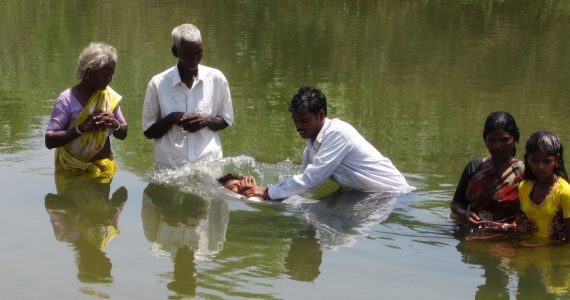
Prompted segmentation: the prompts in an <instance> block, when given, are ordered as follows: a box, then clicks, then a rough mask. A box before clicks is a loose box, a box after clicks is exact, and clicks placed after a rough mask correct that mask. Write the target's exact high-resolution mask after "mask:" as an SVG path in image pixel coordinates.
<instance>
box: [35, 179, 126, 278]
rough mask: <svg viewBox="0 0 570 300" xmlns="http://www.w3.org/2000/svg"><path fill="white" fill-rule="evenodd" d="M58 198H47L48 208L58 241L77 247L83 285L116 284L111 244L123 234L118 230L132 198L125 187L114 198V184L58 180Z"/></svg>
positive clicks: (79, 276)
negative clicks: (127, 202)
mask: <svg viewBox="0 0 570 300" xmlns="http://www.w3.org/2000/svg"><path fill="white" fill-rule="evenodd" d="M56 188H57V194H51V193H50V194H47V195H46V197H45V208H46V210H47V213H48V214H49V216H50V221H51V224H52V226H53V231H54V235H55V238H56V239H57V240H58V241H61V242H67V243H70V244H71V245H73V247H74V249H75V251H76V255H77V268H78V275H77V276H78V278H79V280H81V281H82V282H112V280H113V278H112V276H111V268H112V264H111V261H110V259H109V258H108V257H107V256H106V254H105V248H106V246H107V244H108V243H109V242H110V241H111V240H112V239H113V238H114V237H116V236H117V235H119V233H120V231H119V228H118V226H117V224H118V219H119V214H120V213H121V211H122V209H123V206H124V204H125V202H126V201H127V198H128V194H127V190H126V189H125V188H124V187H120V188H119V189H117V190H116V191H115V192H114V193H113V195H112V196H111V198H109V194H110V184H109V183H98V182H93V181H91V180H86V179H83V178H74V177H72V178H70V177H67V178H65V177H58V178H56Z"/></svg>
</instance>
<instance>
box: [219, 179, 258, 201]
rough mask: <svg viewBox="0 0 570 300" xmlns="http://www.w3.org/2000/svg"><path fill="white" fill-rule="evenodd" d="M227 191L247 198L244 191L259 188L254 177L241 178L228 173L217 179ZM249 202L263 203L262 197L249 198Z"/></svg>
mask: <svg viewBox="0 0 570 300" xmlns="http://www.w3.org/2000/svg"><path fill="white" fill-rule="evenodd" d="M216 180H217V181H218V182H219V183H221V184H222V185H223V186H224V187H225V188H226V189H228V190H230V191H232V192H234V193H236V194H239V195H241V196H243V197H244V198H245V195H244V191H246V190H247V189H250V188H252V187H255V186H257V181H256V180H255V177H253V176H241V175H237V174H235V173H227V174H225V175H223V176H222V177H220V178H218V179H216ZM247 200H248V201H263V199H261V197H257V196H253V197H249V198H247Z"/></svg>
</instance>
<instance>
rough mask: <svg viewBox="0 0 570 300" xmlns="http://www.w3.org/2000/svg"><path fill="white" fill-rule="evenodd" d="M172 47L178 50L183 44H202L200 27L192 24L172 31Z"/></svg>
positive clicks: (177, 27) (180, 26) (183, 25)
mask: <svg viewBox="0 0 570 300" xmlns="http://www.w3.org/2000/svg"><path fill="white" fill-rule="evenodd" d="M171 34H172V45H174V46H175V47H176V49H178V48H179V47H180V44H182V42H192V43H202V35H200V30H199V29H198V27H196V26H194V25H192V24H182V25H179V26H176V27H175V28H174V29H172V33H171Z"/></svg>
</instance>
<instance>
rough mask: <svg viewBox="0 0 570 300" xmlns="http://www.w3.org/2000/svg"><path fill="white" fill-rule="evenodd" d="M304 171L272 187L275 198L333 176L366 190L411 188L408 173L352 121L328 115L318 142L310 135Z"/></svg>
mask: <svg viewBox="0 0 570 300" xmlns="http://www.w3.org/2000/svg"><path fill="white" fill-rule="evenodd" d="M302 167H303V173H302V174H298V175H295V176H293V177H291V178H288V179H286V180H284V181H282V182H281V183H279V184H277V185H273V186H270V187H269V190H268V193H269V197H270V198H271V199H282V198H286V197H289V196H292V195H298V194H301V193H304V192H307V191H310V190H313V189H315V188H317V187H319V186H320V185H321V184H323V183H324V182H325V181H326V180H327V179H329V178H331V179H333V180H335V181H336V182H338V183H339V184H340V185H341V186H343V187H350V188H353V189H357V190H361V191H365V192H408V191H411V190H413V189H414V187H412V186H410V185H408V183H407V182H406V179H405V178H404V176H403V175H402V174H401V173H400V171H398V170H397V169H396V167H394V165H393V164H392V161H390V159H388V158H387V157H384V156H383V155H382V154H380V152H378V150H376V148H374V146H372V145H371V144H370V143H369V142H368V141H366V140H365V139H364V137H362V135H360V133H358V131H356V129H354V127H352V126H351V125H350V124H348V123H346V122H344V121H341V120H339V119H332V120H330V119H328V118H326V119H325V123H324V125H323V128H322V129H321V131H320V132H319V134H318V135H317V138H316V139H315V142H314V143H313V142H311V140H310V139H307V146H306V147H305V151H304V153H303V166H302Z"/></svg>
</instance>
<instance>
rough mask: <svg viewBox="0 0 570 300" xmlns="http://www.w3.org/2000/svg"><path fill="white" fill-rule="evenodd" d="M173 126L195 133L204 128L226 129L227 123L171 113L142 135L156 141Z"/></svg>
mask: <svg viewBox="0 0 570 300" xmlns="http://www.w3.org/2000/svg"><path fill="white" fill-rule="evenodd" d="M174 125H178V126H181V127H182V128H184V130H186V131H188V132H196V131H198V130H201V129H204V128H209V129H210V130H213V131H218V130H222V129H224V128H226V127H228V123H226V121H225V120H224V119H222V117H218V116H216V117H210V116H207V115H204V114H198V113H183V112H172V113H170V114H168V115H167V116H166V117H165V118H163V119H161V120H159V121H157V122H156V123H154V124H152V125H151V126H150V127H149V128H148V129H147V130H145V131H144V135H145V136H146V137H147V138H149V139H158V138H160V137H162V136H163V135H165V134H166V133H167V132H168V130H170V128H171V127H172V126H174Z"/></svg>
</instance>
